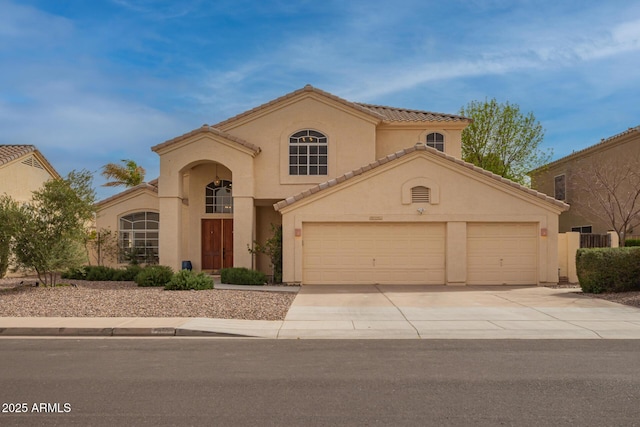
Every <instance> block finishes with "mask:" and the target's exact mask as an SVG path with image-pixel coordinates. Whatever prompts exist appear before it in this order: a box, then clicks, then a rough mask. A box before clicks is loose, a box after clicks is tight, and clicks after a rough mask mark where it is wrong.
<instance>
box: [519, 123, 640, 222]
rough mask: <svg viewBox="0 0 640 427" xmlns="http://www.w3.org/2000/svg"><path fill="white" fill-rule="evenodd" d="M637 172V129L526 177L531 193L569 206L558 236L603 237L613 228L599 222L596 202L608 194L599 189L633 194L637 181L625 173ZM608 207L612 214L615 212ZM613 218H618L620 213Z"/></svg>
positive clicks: (639, 151) (639, 141)
mask: <svg viewBox="0 0 640 427" xmlns="http://www.w3.org/2000/svg"><path fill="white" fill-rule="evenodd" d="M637 171H640V126H637V127H634V128H629V129H628V130H626V131H624V132H622V133H619V134H617V135H614V136H612V137H610V138H606V139H602V140H601V141H600V142H599V143H598V144H595V145H592V146H591V147H588V148H585V149H584V150H580V151H576V152H574V153H572V154H570V155H568V156H566V157H563V158H561V159H558V160H556V161H554V162H551V163H549V164H548V165H545V166H543V167H541V168H539V169H536V170H534V171H532V172H531V173H530V175H531V185H532V187H533V188H534V189H536V190H538V191H541V192H543V193H545V194H553V195H554V196H555V198H556V199H557V200H561V201H564V202H566V203H568V204H569V205H570V206H571V209H569V210H568V211H566V212H564V213H562V214H561V215H560V232H562V233H564V232H568V231H576V232H580V233H595V234H604V233H606V232H607V231H610V230H613V227H612V223H611V221H608V220H605V219H603V218H602V216H603V215H602V214H604V213H605V212H604V210H603V209H602V208H601V207H600V206H599V203H598V200H597V197H598V196H604V197H605V199H606V196H607V194H609V192H608V191H606V190H604V189H603V188H602V187H603V184H604V183H605V182H606V183H607V184H608V185H611V186H612V187H613V186H616V187H617V189H616V194H617V195H618V196H619V197H620V196H622V197H626V194H629V191H637V185H638V184H639V183H640V181H638V180H637V178H635V179H634V178H633V177H632V176H629V175H625V173H626V172H637ZM607 203H608V201H607ZM622 204H623V203H622ZM611 206H612V208H611V209H614V210H612V211H611V212H612V213H614V212H615V209H617V208H615V207H613V205H611ZM623 210H624V208H623ZM598 212H599V213H600V214H598ZM615 214H616V217H617V218H620V215H619V214H620V212H615ZM628 231H630V232H632V231H633V230H628ZM638 231H640V230H638ZM634 234H637V233H634Z"/></svg>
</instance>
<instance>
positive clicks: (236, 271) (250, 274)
mask: <svg viewBox="0 0 640 427" xmlns="http://www.w3.org/2000/svg"><path fill="white" fill-rule="evenodd" d="M220 279H221V281H222V283H228V284H232V285H264V284H265V282H266V281H267V276H266V275H265V274H264V273H262V272H260V271H256V270H249V269H248V268H244V267H236V268H223V269H222V270H220Z"/></svg>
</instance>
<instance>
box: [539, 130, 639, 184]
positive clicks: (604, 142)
mask: <svg viewBox="0 0 640 427" xmlns="http://www.w3.org/2000/svg"><path fill="white" fill-rule="evenodd" d="M633 133H640V126H636V127H632V128H629V129H627V130H625V131H623V132H620V133H618V134H616V135H613V136H610V137H609V138H602V139H601V140H600V142H598V143H597V144H594V145H591V146H589V147H587V148H583V149H582V150H578V151H574V152H573V153H571V154H569V155H568V156H564V157H561V158H559V159H557V160H554V161H553V162H551V163H547V164H546V165H544V166H541V167H539V168H537V169H534V170H532V171H530V172H529V174H532V173H534V172H536V171H539V170H541V169H546V168H548V167H549V166H553V165H556V164H558V163H562V162H564V161H566V160H569V159H571V158H573V157H576V156H580V155H583V154H587V153H588V152H590V151H595V150H597V149H599V148H602V147H603V146H605V145H607V144H610V143H612V142H614V141H617V140H618V139H619V138H622V137H623V136H626V135H630V134H633Z"/></svg>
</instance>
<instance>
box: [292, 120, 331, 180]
mask: <svg viewBox="0 0 640 427" xmlns="http://www.w3.org/2000/svg"><path fill="white" fill-rule="evenodd" d="M328 174H329V141H328V138H327V136H326V135H325V134H324V133H322V132H320V131H317V130H314V129H302V130H299V131H296V132H294V133H293V134H292V135H291V136H290V137H289V175H290V176H326V175H328Z"/></svg>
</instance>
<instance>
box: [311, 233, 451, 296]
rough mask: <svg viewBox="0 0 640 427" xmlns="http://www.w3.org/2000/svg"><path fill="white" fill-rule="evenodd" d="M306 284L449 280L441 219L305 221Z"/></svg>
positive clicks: (412, 282)
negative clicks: (438, 220)
mask: <svg viewBox="0 0 640 427" xmlns="http://www.w3.org/2000/svg"><path fill="white" fill-rule="evenodd" d="M302 235H303V284H309V285H312V284H438V285H442V284H444V282H445V226H444V224H443V223H438V224H430V223H420V224H416V223H409V224H407V223H373V224H372V223H305V224H303V231H302Z"/></svg>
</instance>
